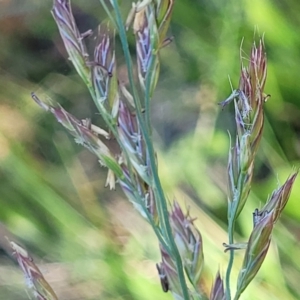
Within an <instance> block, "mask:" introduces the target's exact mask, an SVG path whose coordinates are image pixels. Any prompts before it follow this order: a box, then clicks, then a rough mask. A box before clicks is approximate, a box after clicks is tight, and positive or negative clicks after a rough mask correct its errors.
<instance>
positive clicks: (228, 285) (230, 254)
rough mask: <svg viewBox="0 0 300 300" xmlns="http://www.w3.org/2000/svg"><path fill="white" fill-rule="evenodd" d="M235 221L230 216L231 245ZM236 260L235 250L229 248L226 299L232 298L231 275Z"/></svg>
mask: <svg viewBox="0 0 300 300" xmlns="http://www.w3.org/2000/svg"><path fill="white" fill-rule="evenodd" d="M234 223H235V220H234V219H233V220H232V218H231V217H229V218H228V243H229V245H231V244H233V232H234ZM233 261H234V250H233V249H230V250H229V261H228V266H227V270H226V282H225V284H226V300H231V291H230V275H231V270H232V266H233Z"/></svg>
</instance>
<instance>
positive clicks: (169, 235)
mask: <svg viewBox="0 0 300 300" xmlns="http://www.w3.org/2000/svg"><path fill="white" fill-rule="evenodd" d="M112 3H113V7H114V9H115V13H116V22H117V27H118V29H119V34H120V39H121V43H122V47H123V51H124V55H125V60H126V65H127V71H128V77H129V83H130V88H131V91H132V94H133V99H134V104H135V107H136V114H137V118H138V121H139V124H140V126H141V131H142V134H143V136H144V139H145V144H146V148H147V150H148V155H149V162H150V167H151V171H152V174H153V184H154V187H155V189H156V191H157V195H158V198H159V199H158V201H157V204H158V205H160V206H161V207H160V208H161V210H160V211H161V214H162V215H161V216H160V221H161V222H162V225H163V227H164V229H165V230H164V231H165V233H166V235H167V239H168V242H169V244H170V248H171V250H172V252H171V253H170V255H171V257H172V258H173V259H174V260H175V263H176V267H177V272H178V277H179V281H180V285H181V289H182V294H183V297H184V299H185V300H189V299H190V297H189V292H188V288H187V284H186V281H185V276H184V270H183V265H182V261H181V257H180V254H179V251H178V249H177V246H176V244H175V241H174V238H173V233H172V228H171V225H170V222H169V212H168V208H167V201H166V198H165V195H164V192H163V189H162V186H161V182H160V179H159V176H158V171H157V167H156V158H155V152H154V149H153V144H152V141H151V138H150V135H149V132H148V131H147V129H146V126H145V121H144V120H143V116H142V114H141V103H140V101H139V96H138V93H137V90H136V87H135V85H134V80H133V69H132V62H131V56H130V52H129V46H128V42H127V37H126V32H125V28H124V26H123V23H122V18H121V14H120V10H119V7H118V3H117V0H112Z"/></svg>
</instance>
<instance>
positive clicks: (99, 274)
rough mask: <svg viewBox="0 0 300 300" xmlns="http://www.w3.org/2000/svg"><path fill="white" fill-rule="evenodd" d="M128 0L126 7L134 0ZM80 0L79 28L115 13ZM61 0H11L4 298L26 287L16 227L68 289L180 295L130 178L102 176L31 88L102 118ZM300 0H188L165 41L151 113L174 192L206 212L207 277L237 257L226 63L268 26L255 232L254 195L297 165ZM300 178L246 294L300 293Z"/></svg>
mask: <svg viewBox="0 0 300 300" xmlns="http://www.w3.org/2000/svg"><path fill="white" fill-rule="evenodd" d="M123 2H124V3H123V4H122V8H123V9H124V16H125V14H126V12H127V11H128V9H129V3H127V1H123ZM72 3H73V7H74V13H75V17H76V19H77V21H78V26H79V28H80V29H81V31H85V30H87V29H90V28H91V29H96V28H97V25H98V24H99V23H101V22H105V21H106V16H105V14H104V12H103V11H102V9H101V6H100V3H99V1H96V0H90V1H80V0H76V1H75V0H74V1H73V2H72ZM51 6H52V2H51V1H50V0H49V1H44V2H41V1H37V0H27V1H21V2H20V1H16V0H3V1H0V45H1V47H0V179H1V180H0V205H1V209H0V220H1V223H0V248H1V250H2V253H1V260H0V262H1V265H0V269H1V270H0V298H1V299H28V296H27V295H26V292H25V287H24V283H23V278H22V274H21V272H20V270H19V269H18V268H17V267H16V265H15V262H14V260H13V258H12V257H11V250H10V249H9V248H8V245H7V241H6V239H5V238H4V236H8V237H9V238H11V237H12V235H15V237H16V239H17V241H19V242H21V243H23V244H24V245H26V248H27V249H28V250H29V251H30V252H31V254H32V255H33V257H34V259H35V261H36V262H37V263H38V264H40V265H41V269H42V271H43V272H44V274H45V276H46V278H47V279H48V280H49V282H50V283H51V284H52V286H53V288H54V289H55V290H56V291H57V294H58V296H59V297H60V298H61V299H100V298H101V299H145V300H147V299H149V300H150V299H170V295H168V294H163V293H162V291H161V288H160V284H159V280H158V275H157V271H156V269H155V263H156V262H158V261H159V260H160V257H159V252H158V246H157V244H156V240H155V238H154V236H153V234H152V233H151V231H150V228H149V227H148V226H147V224H146V223H145V222H144V221H143V220H142V219H141V218H140V217H139V216H138V214H137V213H136V212H135V211H134V209H133V208H132V207H131V205H130V204H128V202H127V201H126V200H125V198H124V197H123V195H122V194H121V193H119V191H118V190H117V191H113V192H109V191H108V190H107V189H105V188H104V183H105V172H104V170H103V169H101V168H100V167H99V164H98V162H97V160H96V158H95V157H93V156H92V155H91V154H89V153H88V152H87V151H86V150H84V149H83V148H82V147H80V146H77V145H75V144H74V142H73V141H72V138H71V137H70V136H68V135H67V134H66V133H65V132H64V130H63V129H62V128H61V127H60V125H59V124H57V122H55V120H54V118H53V117H52V116H51V115H48V114H45V113H44V111H42V110H40V108H39V107H38V106H36V105H35V104H34V103H33V101H32V100H31V97H30V93H31V92H32V91H34V92H36V93H38V94H39V95H42V96H44V97H46V96H49V97H51V98H52V99H53V100H54V101H57V102H59V103H60V104H62V105H63V106H64V107H65V108H66V109H67V110H68V111H70V112H71V113H72V114H74V115H76V116H77V117H78V118H85V117H91V118H92V120H93V122H95V123H98V124H99V123H101V120H99V116H98V115H97V114H95V111H96V109H95V107H94V106H93V104H92V101H91V100H90V99H89V96H88V93H87V91H86V89H85V87H84V85H83V84H82V83H81V80H80V78H79V77H78V76H77V75H76V74H75V71H74V70H73V68H72V67H71V64H70V63H69V62H68V61H67V57H66V52H65V50H64V48H63V44H62V41H61V39H60V36H59V33H58V30H57V28H56V25H55V23H54V20H53V19H52V17H51V14H50V9H51ZM299 9H300V2H299V1H297V0H287V1H284V2H282V1H277V0H251V1H250V0H243V1H233V0H232V1H217V0H213V1H207V0H201V1H200V0H176V4H175V10H174V15H173V21H172V24H171V33H170V34H172V35H173V36H174V38H175V39H174V42H173V43H172V44H171V45H170V46H168V47H167V48H166V49H165V50H164V51H163V53H162V70H161V77H160V80H159V85H158V88H157V91H156V94H155V100H154V102H153V105H152V106H153V107H152V108H153V124H154V125H155V142H156V145H157V150H158V157H159V166H160V173H161V176H162V180H163V184H164V187H165V190H166V194H167V195H168V197H169V198H170V199H172V198H174V197H176V199H177V200H178V201H179V202H181V203H183V204H184V205H186V206H189V207H190V209H191V211H192V212H191V214H192V216H195V217H198V220H197V221H196V224H197V225H198V228H199V229H200V231H201V232H202V235H203V240H204V251H205V252H204V253H205V261H206V266H205V269H204V275H203V287H204V288H205V289H207V290H208V289H210V287H211V282H212V278H213V276H214V274H215V273H216V271H217V269H218V268H219V267H220V270H221V274H222V273H224V271H225V265H226V259H227V255H226V254H224V253H223V248H222V243H223V242H225V241H226V235H225V231H226V211H227V207H226V164H227V155H228V149H229V138H228V133H227V130H231V128H232V126H233V115H232V111H231V110H230V109H228V108H226V109H225V110H224V111H221V110H220V107H218V106H217V103H218V102H220V101H221V100H223V99H224V98H226V97H227V96H228V95H229V94H230V92H231V90H230V84H229V83H228V75H230V78H231V81H232V84H233V86H234V87H236V86H237V84H238V82H237V81H238V74H239V67H240V65H239V52H240V46H241V41H242V40H243V44H242V48H243V50H244V52H243V53H244V56H245V57H247V53H248V52H249V49H250V45H251V43H252V41H253V37H254V36H256V37H258V36H259V35H262V34H265V44H266V47H267V56H268V70H269V71H268V79H267V86H266V91H267V92H268V93H270V94H271V99H269V100H268V102H267V103H266V105H265V111H266V120H267V121H266V125H265V130H264V138H263V140H262V145H261V147H260V150H259V155H258V156H259V158H258V161H257V162H256V167H255V174H256V175H255V178H254V183H253V191H252V193H251V195H250V200H249V202H248V203H247V205H246V209H245V212H244V213H243V215H242V216H241V217H240V219H239V223H238V230H239V232H238V233H239V235H240V241H244V240H246V239H247V237H248V235H249V232H250V230H251V226H252V212H253V210H254V209H255V207H260V206H262V203H264V202H265V200H266V199H267V196H268V195H269V193H270V192H271V191H272V190H273V189H274V188H276V187H277V186H278V183H279V182H281V183H283V181H284V179H285V178H286V177H287V175H288V174H289V173H291V168H292V166H299V160H300V144H299V129H300V96H299V95H300V85H299V83H298V81H299V74H298V73H299V66H300V35H299V28H300V19H299V17H298V12H299ZM119 51H120V53H119V54H120V55H118V65H122V64H123V63H124V60H123V58H122V56H121V50H119ZM124 72H125V70H124ZM120 77H122V72H121V74H120ZM299 190H300V187H299V184H298V182H296V183H295V185H294V188H293V191H292V194H291V197H290V200H289V203H288V205H287V207H286V209H285V214H284V216H283V218H282V220H281V223H280V224H278V226H277V229H276V235H275V236H274V241H275V243H273V244H272V247H271V249H270V253H269V256H268V258H267V260H266V262H265V264H264V265H263V267H262V269H261V270H260V272H259V274H258V276H257V278H256V280H255V282H253V283H251V285H250V287H249V289H247V291H246V292H245V294H244V295H243V299H299V297H300V287H299V280H300V275H299V274H300V261H299V259H298V257H299V237H300V235H299V232H300V231H299V230H300V226H299V221H300V209H299V208H300V206H299V199H298V196H297V195H299ZM237 264H238V260H237Z"/></svg>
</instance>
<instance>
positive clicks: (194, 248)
mask: <svg viewBox="0 0 300 300" xmlns="http://www.w3.org/2000/svg"><path fill="white" fill-rule="evenodd" d="M193 222H194V220H193V219H192V218H191V216H190V215H189V212H187V213H186V214H185V215H184V214H183V212H182V210H181V208H180V206H179V204H178V202H176V201H174V203H173V209H172V211H171V214H170V224H171V227H172V231H173V236H174V240H175V243H176V245H177V248H178V250H179V253H180V256H181V258H182V262H183V265H184V269H185V271H186V273H187V276H188V278H189V280H190V281H191V283H192V284H193V285H194V286H195V287H196V286H197V285H198V283H199V279H200V275H201V271H202V267H203V262H204V256H203V243H202V237H201V234H200V232H199V231H198V229H197V228H196V227H195V225H194V224H193Z"/></svg>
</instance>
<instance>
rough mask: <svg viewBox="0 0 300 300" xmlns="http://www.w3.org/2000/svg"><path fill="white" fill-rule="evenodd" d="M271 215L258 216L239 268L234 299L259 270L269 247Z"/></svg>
mask: <svg viewBox="0 0 300 300" xmlns="http://www.w3.org/2000/svg"><path fill="white" fill-rule="evenodd" d="M273 225H274V222H273V214H272V213H265V214H264V215H262V216H260V217H259V219H258V220H257V223H256V224H255V226H254V228H253V231H252V233H251V235H250V238H249V241H248V245H247V248H246V252H245V256H244V260H243V265H242V267H241V270H240V273H239V276H238V282H237V291H236V297H235V299H238V298H239V295H241V294H242V292H243V291H244V290H245V288H246V287H247V286H248V284H249V283H250V282H251V281H252V279H253V278H254V277H255V275H256V274H257V272H258V270H259V269H260V267H261V265H262V263H263V261H264V259H265V257H266V255H267V252H268V249H269V246H270V242H271V234H272V230H273Z"/></svg>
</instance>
